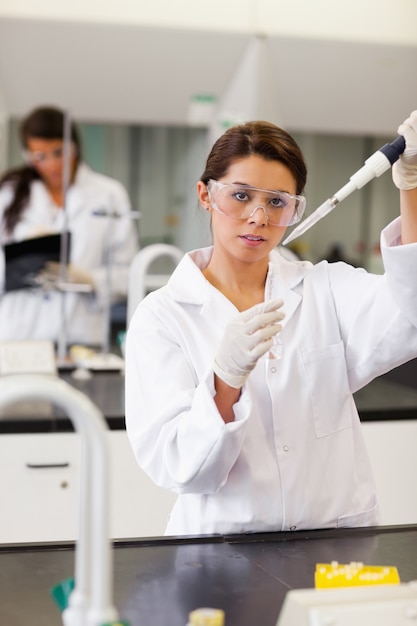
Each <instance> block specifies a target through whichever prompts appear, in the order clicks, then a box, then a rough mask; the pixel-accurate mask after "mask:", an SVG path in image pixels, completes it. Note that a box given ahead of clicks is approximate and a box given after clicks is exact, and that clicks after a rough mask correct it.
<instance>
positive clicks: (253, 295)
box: [126, 111, 417, 535]
mask: <svg viewBox="0 0 417 626" xmlns="http://www.w3.org/2000/svg"><path fill="white" fill-rule="evenodd" d="M399 132H400V133H401V134H403V135H404V136H405V139H406V144H407V146H406V151H405V153H404V155H403V156H402V157H401V159H400V161H399V162H398V163H397V164H396V165H395V166H394V181H395V183H396V184H397V186H398V187H400V188H401V217H399V218H398V219H396V220H395V221H394V222H393V223H392V224H390V225H389V226H387V228H386V229H385V230H384V231H383V233H382V235H381V248H382V255H383V259H384V264H385V275H384V276H379V275H378V276H377V275H371V274H369V273H367V272H366V271H364V270H362V269H355V268H353V267H352V266H350V265H347V264H345V263H336V264H329V263H327V262H326V261H322V262H320V263H318V264H316V265H313V264H312V263H310V262H306V261H300V262H290V261H287V260H286V259H284V258H281V257H280V256H279V255H276V254H275V253H274V249H275V248H276V246H277V245H278V244H279V243H280V241H281V239H282V238H283V236H284V233H285V230H286V227H287V226H288V225H289V224H291V223H293V222H294V221H295V220H296V219H297V212H298V214H300V213H301V212H302V208H303V204H304V200H303V198H302V197H301V194H302V192H303V188H304V185H305V180H306V168H305V164H304V161H303V157H302V155H301V152H300V150H299V148H298V146H297V144H296V143H295V142H294V140H293V139H292V138H291V137H290V136H289V135H288V134H287V133H286V132H285V131H283V130H281V129H279V128H277V127H276V126H274V125H272V124H268V123H264V122H254V123H248V124H243V125H241V126H237V127H234V128H231V129H229V130H228V131H227V132H226V133H225V134H224V135H223V136H222V137H221V138H220V139H219V140H218V141H217V142H216V143H215V145H214V147H213V148H212V151H211V153H210V155H209V157H208V160H207V164H206V169H205V172H204V173H203V175H202V177H201V180H200V181H199V183H198V185H197V191H198V197H199V201H200V204H201V206H202V207H203V208H204V209H205V210H207V211H209V212H210V214H211V224H212V232H213V246H212V247H209V248H206V249H200V250H195V251H193V252H190V253H189V254H186V255H185V256H184V258H183V260H182V261H181V263H180V264H179V265H178V266H177V268H176V270H175V271H174V273H173V275H172V277H171V279H170V281H169V283H168V284H167V286H165V287H163V288H162V289H160V290H159V291H156V292H153V293H151V294H150V295H148V296H147V298H145V299H144V300H143V301H142V302H141V303H140V304H139V306H138V308H137V310H136V312H135V315H134V316H133V319H132V322H131V325H130V328H129V331H128V336H127V345H126V350H127V354H126V425H127V431H128V435H129V438H130V442H131V445H132V448H133V450H134V453H135V455H136V458H137V461H138V463H139V465H140V466H141V467H142V468H143V469H144V470H145V472H147V473H148V474H149V476H150V477H151V478H152V479H153V480H154V481H155V483H156V484H157V485H160V486H161V487H164V488H166V489H169V490H172V491H173V492H175V493H177V494H179V496H178V499H177V501H176V503H175V505H174V508H173V511H172V514H171V515H170V519H169V522H168V526H167V529H166V533H167V534H170V535H181V534H207V533H208V534H211V533H246V532H262V531H280V530H295V529H313V528H331V527H354V526H368V525H374V524H377V523H378V505H377V498H376V494H375V486H374V482H373V478H372V474H371V468H370V464H369V461H368V457H367V452H366V448H365V443H364V439H363V437H362V433H361V426H360V421H359V417H358V413H357V410H356V407H355V403H354V400H353V397H352V394H353V393H354V392H355V391H357V390H358V389H360V388H361V387H363V386H364V385H366V384H367V383H369V382H370V381H371V380H372V379H373V378H375V377H376V376H379V375H380V374H383V373H384V372H386V371H388V370H389V369H391V368H393V367H395V366H398V365H399V364H400V363H403V362H405V361H407V360H409V359H411V358H413V357H415V356H417V283H416V280H415V276H416V275H417V243H416V242H417V111H416V112H414V113H413V114H412V116H411V117H410V118H409V119H407V121H406V122H405V123H404V124H403V125H402V126H401V127H400V129H399ZM268 190H269V191H268ZM271 190H279V191H271ZM274 343H275V344H276V343H279V345H278V346H276V345H274ZM277 347H278V348H279V349H280V353H278V354H277V353H276V352H275V350H276V348H277ZM138 497H140V494H138Z"/></svg>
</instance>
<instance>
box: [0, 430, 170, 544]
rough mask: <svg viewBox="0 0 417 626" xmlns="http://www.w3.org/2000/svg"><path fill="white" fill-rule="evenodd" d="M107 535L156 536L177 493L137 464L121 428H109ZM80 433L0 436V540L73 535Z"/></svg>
mask: <svg viewBox="0 0 417 626" xmlns="http://www.w3.org/2000/svg"><path fill="white" fill-rule="evenodd" d="M108 441H109V452H110V484H109V490H110V535H111V537H112V538H127V537H142V536H143V537H145V536H160V535H162V534H163V532H164V529H165V525H166V520H167V516H168V514H169V511H170V510H171V508H172V505H173V503H174V501H175V498H176V496H175V495H174V494H171V493H169V492H167V491H165V490H162V489H160V488H158V487H156V486H155V485H154V484H153V483H152V481H151V480H150V479H149V478H148V477H147V476H146V475H145V474H144V473H143V472H142V470H141V469H140V468H139V467H138V465H137V464H136V461H135V459H134V456H133V452H132V451H131V449H130V445H129V442H128V439H127V435H126V432H125V431H124V430H120V431H109V432H108ZM79 471H80V458H79V436H78V435H77V434H76V433H40V434H10V435H8V434H2V435H0V497H1V506H0V543H10V542H16V543H20V542H32V541H41V542H42V541H67V540H75V539H76V538H77V522H78V508H79V506H78V490H79V484H78V481H79Z"/></svg>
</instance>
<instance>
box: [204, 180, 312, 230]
mask: <svg viewBox="0 0 417 626" xmlns="http://www.w3.org/2000/svg"><path fill="white" fill-rule="evenodd" d="M207 190H208V193H209V198H210V202H211V205H212V207H213V209H215V210H216V211H218V212H219V213H223V215H227V216H228V217H232V218H234V219H238V220H246V219H249V218H250V217H252V215H254V213H255V212H256V211H257V210H258V209H262V210H263V211H264V213H265V216H266V218H267V220H268V223H269V224H271V225H272V226H292V225H293V224H296V223H297V222H299V221H300V220H301V218H302V216H303V213H304V210H305V206H306V199H305V197H304V196H296V195H292V194H290V193H286V192H285V191H271V190H269V189H259V188H257V187H249V186H246V185H237V184H235V183H221V182H219V181H218V180H213V179H211V180H209V182H208V184H207Z"/></svg>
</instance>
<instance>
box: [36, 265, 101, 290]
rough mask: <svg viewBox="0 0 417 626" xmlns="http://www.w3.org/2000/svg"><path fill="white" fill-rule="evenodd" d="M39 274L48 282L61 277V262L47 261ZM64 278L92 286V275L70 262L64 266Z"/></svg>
mask: <svg viewBox="0 0 417 626" xmlns="http://www.w3.org/2000/svg"><path fill="white" fill-rule="evenodd" d="M41 276H42V277H43V278H44V280H46V281H48V282H55V281H59V280H60V279H61V264H60V263H56V262H54V261H49V262H48V263H46V264H45V266H44V268H43V270H42V272H41ZM66 280H67V282H69V283H76V284H81V285H91V287H93V286H94V281H93V277H92V275H91V274H90V272H88V271H87V270H85V269H83V268H82V267H79V266H78V265H73V264H72V263H70V264H69V265H67V268H66Z"/></svg>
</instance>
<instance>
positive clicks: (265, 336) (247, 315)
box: [213, 300, 284, 389]
mask: <svg viewBox="0 0 417 626" xmlns="http://www.w3.org/2000/svg"><path fill="white" fill-rule="evenodd" d="M282 305H283V302H282V300H268V301H266V302H261V303H260V304H256V305H255V306H253V307H251V308H250V309H248V310H247V311H243V313H240V314H239V315H238V316H237V317H235V318H234V319H233V320H232V321H231V322H229V324H228V325H227V326H226V329H225V332H224V336H223V339H222V341H221V344H220V346H219V349H218V351H217V354H216V357H215V359H214V365H213V369H214V372H215V374H216V375H217V376H218V377H219V378H221V379H222V380H223V381H224V382H225V383H226V384H228V385H230V387H234V388H235V389H240V387H242V385H244V383H245V381H246V379H247V377H248V376H249V374H250V372H251V371H252V370H253V368H254V367H255V365H256V363H257V361H258V359H259V358H260V357H261V356H262V355H263V354H265V353H266V352H268V350H270V349H271V347H272V345H273V341H274V339H273V338H274V337H275V335H276V334H277V333H279V331H280V330H281V328H282V326H281V325H280V324H279V323H278V322H280V321H281V320H282V319H283V318H284V313H283V312H282V311H281V310H280V308H281V307H282Z"/></svg>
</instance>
